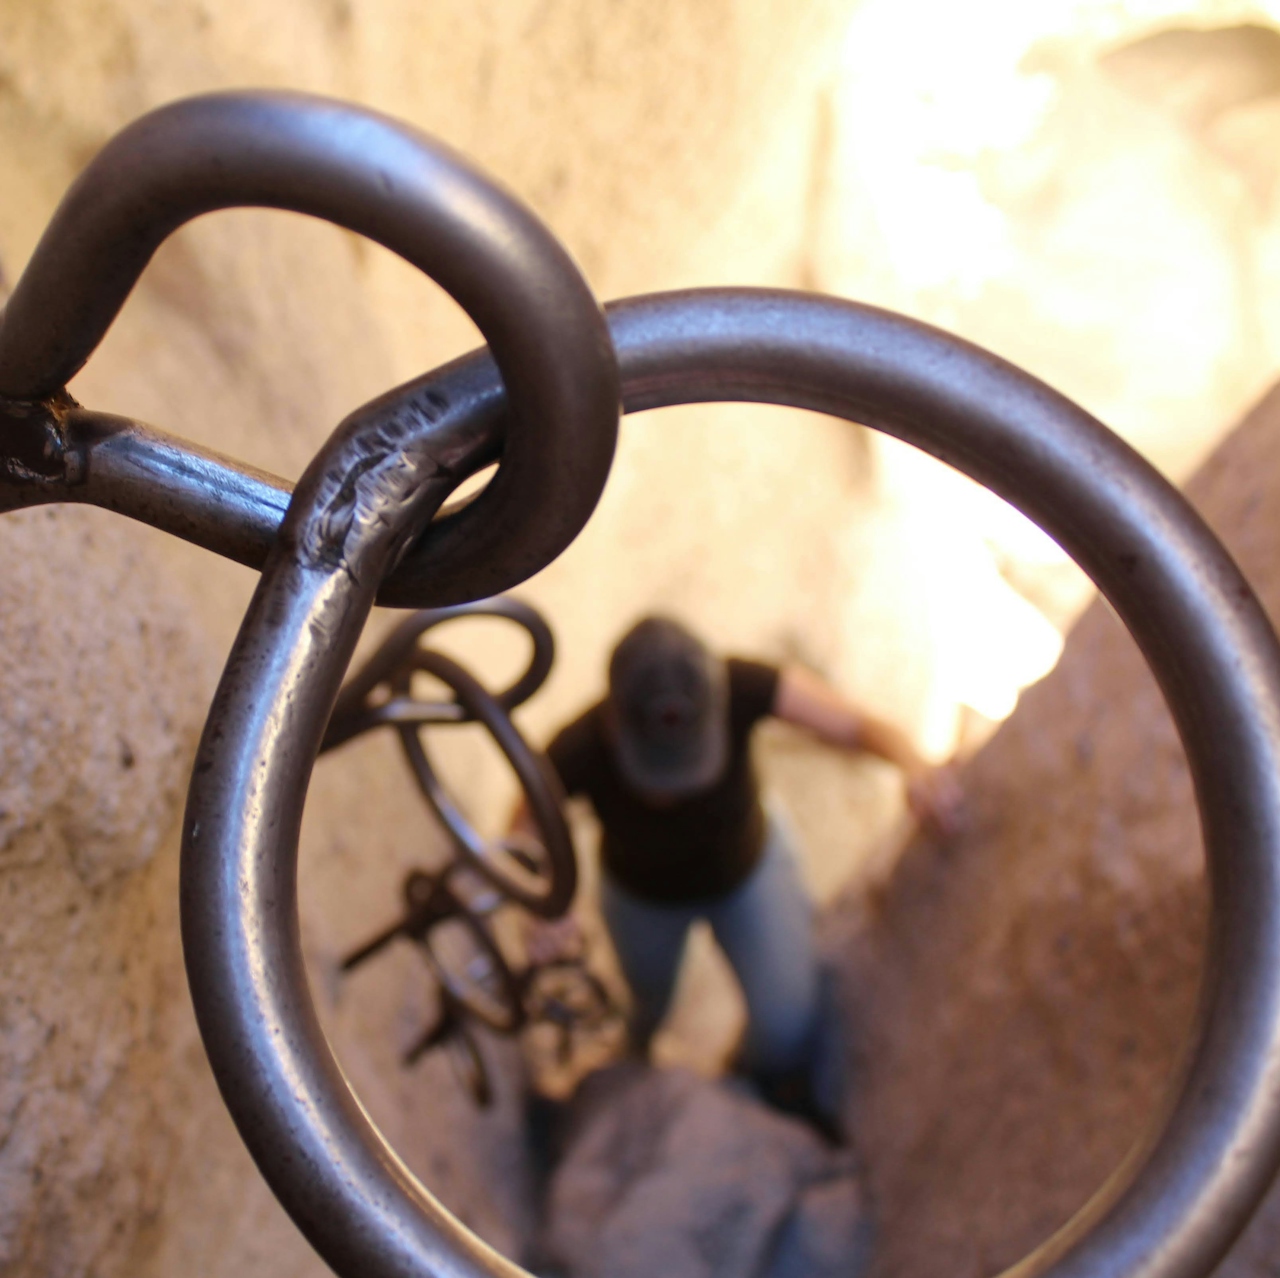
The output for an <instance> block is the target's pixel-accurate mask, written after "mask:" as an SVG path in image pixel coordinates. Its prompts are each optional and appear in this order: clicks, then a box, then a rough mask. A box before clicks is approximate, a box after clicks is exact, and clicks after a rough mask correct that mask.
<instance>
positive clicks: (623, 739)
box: [608, 617, 729, 799]
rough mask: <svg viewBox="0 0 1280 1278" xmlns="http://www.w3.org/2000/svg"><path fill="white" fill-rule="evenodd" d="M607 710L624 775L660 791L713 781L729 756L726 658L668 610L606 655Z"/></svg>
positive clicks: (677, 793)
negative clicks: (720, 657) (607, 662)
mask: <svg viewBox="0 0 1280 1278" xmlns="http://www.w3.org/2000/svg"><path fill="white" fill-rule="evenodd" d="M608 707H609V717H610V720H611V723H612V726H613V734H614V744H615V747H616V749H617V757H618V765H619V767H620V769H621V771H622V775H623V777H624V778H625V779H626V781H627V783H628V784H629V785H631V786H633V787H634V788H635V789H637V790H639V791H641V792H643V793H646V794H651V795H653V796H655V797H657V798H662V799H676V798H680V797H682V796H683V795H687V794H692V793H694V792H696V791H698V790H701V789H704V788H705V787H706V786H708V785H710V784H712V782H714V781H715V780H716V779H717V778H718V777H719V776H720V774H721V773H722V772H723V771H724V768H725V763H726V761H727V759H728V757H729V715H728V688H727V677H726V674H725V668H724V662H722V661H721V660H720V659H719V658H718V657H715V656H713V655H712V654H711V653H710V652H708V651H707V648H706V646H705V645H704V644H703V643H702V641H701V640H700V639H698V638H697V636H695V635H693V634H690V632H689V631H688V630H686V629H685V628H684V627H683V626H682V625H680V624H679V622H676V621H672V620H671V619H670V618H668V617H645V618H644V620H643V621H640V622H638V623H637V624H636V625H634V626H633V627H632V628H631V629H630V630H628V631H627V633H626V634H625V635H623V637H622V638H621V639H620V640H619V641H618V645H617V647H615V648H614V650H613V656H612V658H611V659H610V661H609V697H608Z"/></svg>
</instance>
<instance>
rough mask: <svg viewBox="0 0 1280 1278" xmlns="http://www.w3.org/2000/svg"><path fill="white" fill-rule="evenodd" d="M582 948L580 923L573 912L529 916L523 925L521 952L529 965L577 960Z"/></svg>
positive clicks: (584, 946) (583, 940) (583, 942)
mask: <svg viewBox="0 0 1280 1278" xmlns="http://www.w3.org/2000/svg"><path fill="white" fill-rule="evenodd" d="M585 948H586V941H585V939H584V937H583V935H582V925H581V924H580V923H579V922H578V920H577V919H576V918H575V917H574V916H573V915H572V914H563V915H561V916H560V918H558V919H536V918H535V919H530V920H529V921H528V923H527V924H526V927H525V934H524V952H525V957H526V959H527V960H528V962H529V966H530V967H541V966H542V965H543V964H544V963H562V962H571V961H574V960H577V959H580V958H581V957H582V954H583V951H584V950H585Z"/></svg>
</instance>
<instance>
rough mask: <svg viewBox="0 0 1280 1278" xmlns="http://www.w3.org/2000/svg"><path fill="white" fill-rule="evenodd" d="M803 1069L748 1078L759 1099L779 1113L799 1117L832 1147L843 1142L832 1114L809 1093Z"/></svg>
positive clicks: (805, 1073)
mask: <svg viewBox="0 0 1280 1278" xmlns="http://www.w3.org/2000/svg"><path fill="white" fill-rule="evenodd" d="M809 1075H810V1071H809V1069H807V1068H801V1069H792V1070H787V1071H785V1072H784V1073H780V1074H753V1075H752V1079H751V1081H752V1082H753V1083H754V1084H755V1086H756V1090H757V1091H758V1092H759V1093H760V1097H761V1099H762V1100H763V1101H764V1102H765V1103H766V1104H767V1105H771V1106H772V1107H773V1108H774V1109H776V1110H778V1111H779V1112H780V1113H783V1114H790V1115H791V1116H792V1117H793V1118H801V1119H803V1120H804V1121H805V1122H806V1123H808V1124H809V1126H810V1127H812V1128H813V1129H814V1131H816V1132H817V1133H818V1135H819V1136H821V1137H822V1139H823V1140H824V1141H826V1143H827V1144H828V1145H830V1146H832V1147H833V1148H839V1147H840V1146H842V1145H843V1144H844V1133H843V1132H842V1131H841V1130H840V1125H839V1123H838V1121H837V1120H836V1117H835V1115H834V1114H830V1113H827V1112H826V1111H825V1110H824V1109H823V1108H822V1106H821V1105H819V1104H818V1102H817V1099H816V1098H815V1097H814V1094H813V1085H812V1082H811V1080H810V1077H809Z"/></svg>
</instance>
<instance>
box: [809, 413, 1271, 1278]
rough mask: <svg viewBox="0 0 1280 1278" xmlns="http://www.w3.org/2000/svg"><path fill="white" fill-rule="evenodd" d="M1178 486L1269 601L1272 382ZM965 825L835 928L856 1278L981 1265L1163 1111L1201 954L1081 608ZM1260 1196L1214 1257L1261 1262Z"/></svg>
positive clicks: (1197, 858)
mask: <svg viewBox="0 0 1280 1278" xmlns="http://www.w3.org/2000/svg"><path fill="white" fill-rule="evenodd" d="M1190 496H1191V498H1192V500H1193V501H1194V502H1195V504H1196V505H1197V507H1198V508H1199V509H1200V510H1201V512H1202V513H1203V514H1204V515H1205V516H1206V518H1207V519H1208V520H1209V522H1210V523H1211V524H1212V525H1213V526H1214V528H1215V529H1216V531H1217V532H1218V533H1219V535H1220V536H1221V537H1222V538H1223V540H1224V541H1225V543H1226V544H1227V546H1228V547H1229V548H1230V550H1231V551H1232V552H1233V554H1234V555H1235V556H1236V558H1237V560H1238V562H1239V563H1240V564H1241V566H1242V567H1243V569H1244V571H1245V573H1246V575H1247V576H1248V577H1249V578H1250V580H1251V581H1252V583H1253V585H1254V587H1255V589H1256V590H1257V591H1258V593H1259V594H1260V596H1261V598H1262V600H1263V602H1264V604H1265V606H1266V607H1267V609H1268V611H1269V613H1270V615H1271V617H1272V620H1273V621H1275V620H1277V619H1280V556H1277V554H1276V546H1277V544H1280V391H1273V392H1272V393H1271V394H1270V395H1269V396H1268V397H1267V398H1266V399H1265V400H1263V401H1262V403H1261V404H1259V405H1258V407H1257V408H1256V409H1255V411H1254V412H1253V413H1252V414H1250V416H1249V417H1248V419H1247V420H1246V421H1245V422H1244V424H1243V425H1242V426H1241V427H1240V429H1239V430H1238V432H1237V433H1236V434H1234V435H1233V436H1232V437H1231V438H1230V439H1229V441H1228V442H1227V443H1226V444H1225V445H1224V446H1222V447H1221V448H1220V450H1219V451H1218V452H1217V453H1216V454H1215V455H1214V456H1213V458H1212V459H1211V460H1210V462H1209V463H1208V464H1207V465H1206V466H1205V468H1204V469H1203V471H1202V472H1201V473H1200V474H1199V475H1198V476H1197V477H1196V479H1195V481H1194V482H1193V483H1192V484H1191V486H1190ZM967 785H968V788H969V792H970V794H971V796H972V802H973V807H974V820H973V827H972V829H971V830H970V831H969V833H968V834H967V836H966V837H965V838H964V839H963V841H961V842H960V843H959V844H957V845H956V846H953V847H949V848H947V849H945V850H944V849H942V848H939V847H936V846H934V845H932V844H931V843H929V842H925V841H921V842H918V843H916V844H915V845H914V846H913V847H911V848H910V849H909V850H908V852H907V853H906V855H905V856H904V858H903V859H902V861H901V862H900V863H899V865H898V867H897V869H896V871H895V872H894V873H893V875H892V877H891V878H890V880H889V881H888V882H887V884H885V886H884V888H883V890H882V891H881V892H880V893H879V894H878V896H877V897H875V898H873V899H872V900H871V901H869V902H868V901H860V902H853V901H849V902H846V903H845V905H844V907H843V909H842V911H839V912H838V913H837V916H836V917H834V918H833V919H832V920H831V923H832V936H831V938H830V939H831V941H832V944H833V948H834V949H836V950H839V951H840V952H841V955H842V964H843V972H844V982H845V994H846V997H847V1003H848V1008H849V1011H850V1015H851V1016H852V1018H853V1022H854V1030H853V1034H854V1036H855V1037H856V1039H857V1041H858V1045H859V1050H858V1060H857V1064H856V1080H857V1081H856V1084H855V1088H854V1095H853V1100H852V1108H851V1118H852V1126H853V1128H854V1130H855V1131H856V1133H857V1135H856V1140H857V1144H858V1148H859V1150H860V1152H861V1153H862V1155H863V1157H864V1159H865V1163H866V1167H867V1171H868V1178H869V1190H870V1193H871V1197H872V1200H873V1202H874V1205H875V1211H876V1217H877V1224H878V1246H877V1250H876V1256H875V1261H874V1265H873V1268H872V1271H871V1272H872V1273H873V1274H874V1275H875V1276H876V1278H890V1276H892V1278H908V1276H909V1278H928V1276H930V1275H934V1274H942V1273H946V1274H948V1275H949V1276H952V1278H966V1276H968V1278H978V1275H982V1274H989V1273H993V1272H995V1271H997V1270H999V1269H1001V1268H1003V1267H1004V1266H1006V1265H1008V1264H1010V1263H1012V1262H1013V1261H1015V1260H1017V1259H1018V1258H1019V1257H1020V1256H1021V1255H1023V1254H1024V1253H1026V1252H1027V1251H1029V1250H1030V1249H1031V1248H1032V1247H1033V1246H1034V1245H1035V1244H1037V1243H1039V1242H1040V1241H1042V1240H1043V1239H1044V1238H1045V1237H1046V1236H1047V1235H1048V1234H1049V1233H1050V1232H1051V1231H1052V1230H1053V1229H1055V1228H1056V1227H1057V1226H1058V1225H1060V1224H1061V1223H1063V1221H1064V1220H1065V1219H1066V1218H1067V1217H1068V1216H1070V1215H1071V1214H1072V1213H1073V1212H1074V1211H1075V1210H1076V1209H1077V1208H1079V1207H1080V1206H1081V1205H1082V1204H1083V1203H1084V1201H1085V1199H1086V1198H1087V1197H1088V1196H1089V1195H1090V1194H1091V1193H1092V1192H1093V1191H1094V1190H1095V1189H1096V1188H1097V1187H1098V1186H1099V1185H1101V1183H1102V1181H1103V1180H1104V1179H1105V1178H1106V1176H1107V1175H1108V1174H1109V1173H1110V1172H1111V1171H1112V1170H1113V1169H1114V1168H1115V1166H1116V1165H1117V1164H1118V1162H1119V1161H1120V1159H1121V1157H1122V1156H1123V1154H1124V1153H1125V1151H1126V1149H1127V1148H1128V1146H1129V1144H1130V1143H1131V1142H1132V1140H1133V1139H1134V1138H1135V1136H1136V1135H1137V1134H1138V1132H1139V1130H1140V1129H1141V1127H1142V1125H1143V1124H1144V1122H1145V1121H1146V1120H1147V1118H1148V1117H1149V1116H1150V1114H1151V1113H1152V1111H1153V1108H1154V1107H1155V1106H1156V1105H1157V1104H1158V1103H1159V1100H1160V1097H1161V1095H1162V1093H1163V1090H1164V1087H1165V1083H1166V1080H1167V1079H1168V1077H1169V1075H1170V1070H1171V1068H1172V1066H1173V1062H1174V1057H1175V1054H1176V1052H1177V1050H1178V1047H1179V1045H1180V1043H1181V1042H1182V1040H1183V1038H1184V1036H1185V1034H1186V1033H1187V1030H1188V1026H1189V1023H1190V1018H1191V1014H1192V1010H1193V1004H1194V1000H1195V996H1196V987H1197V981H1198V977H1199V971H1200V956H1201V945H1202V934H1203V926H1204V912H1205V898H1204V885H1203V859H1202V851H1201V841H1200V834H1199V826H1198V821H1197V817H1196V812H1195V809H1194V805H1193V800H1192V793H1191V787H1190V782H1189V778H1188V775H1187V770H1186V766H1185V763H1184V759H1183V755H1182V751H1181V748H1180V746H1179V744H1178V741H1177V738H1176V736H1175V733H1174V729H1173V726H1172V722H1171V720H1170V718H1169V716H1168V714H1167V712H1166V710H1165V708H1164V705H1163V702H1162V700H1161V698H1160V694H1159V692H1158V691H1157V689H1156V687H1155V683H1154V680H1153V679H1152V678H1151V676H1150V675H1149V673H1148V672H1147V670H1146V668H1145V666H1144V664H1143V662H1142V660H1141V658H1140V657H1139V655H1138V653H1137V650H1136V648H1135V646H1134V645H1133V643H1132V641H1131V640H1130V639H1129V638H1128V636H1127V635H1126V634H1125V632H1124V631H1123V630H1122V629H1121V627H1120V625H1119V623H1118V622H1117V621H1116V620H1115V619H1114V617H1113V615H1112V614H1111V613H1110V612H1109V611H1108V610H1107V608H1106V607H1105V606H1104V605H1102V604H1101V603H1099V604H1095V605H1094V606H1093V607H1092V608H1091V609H1090V611H1089V612H1088V613H1087V614H1086V615H1085V617H1084V618H1083V620H1082V621H1081V622H1080V624H1079V625H1078V626H1077V627H1076V629H1075V630H1074V632H1073V633H1072V634H1071V636H1070V638H1069V640H1068V642H1067V647H1066V652H1065V654H1064V656H1063V659H1062V661H1061V663H1060V665H1059V666H1058V668H1057V669H1056V670H1055V671H1054V672H1053V674H1052V675H1050V676H1049V677H1048V678H1047V679H1045V680H1044V682H1043V683H1042V684H1040V685H1039V686H1037V687H1036V688H1034V689H1032V690H1031V691H1030V692H1029V693H1028V694H1026V695H1025V697H1024V698H1023V701H1022V703H1021V704H1020V705H1019V707H1018V710H1017V712H1016V713H1015V714H1014V716H1013V717H1012V718H1011V719H1010V720H1009V722H1008V723H1007V724H1006V725H1005V726H1004V727H1003V728H1002V729H1001V731H1000V732H999V733H998V735H997V736H996V737H995V738H994V740H993V741H992V742H991V743H990V745H989V746H988V747H987V748H986V749H985V750H984V751H983V752H982V753H981V754H980V755H979V756H978V757H977V758H976V759H975V760H974V762H973V764H972V766H971V767H970V768H969V770H968V774H967ZM1278 1233H1280V1194H1274V1193H1273V1194H1272V1196H1271V1198H1270V1199H1269V1200H1268V1201H1267V1203H1266V1204H1265V1205H1264V1207H1263V1208H1262V1210H1261V1212H1260V1213H1259V1215H1258V1216H1257V1217H1256V1218H1255V1220H1254V1222H1253V1224H1252V1225H1251V1227H1250V1228H1249V1229H1248V1231H1247V1232H1246V1233H1245V1235H1244V1237H1243V1238H1242V1240H1241V1241H1240V1242H1239V1243H1238V1245H1237V1246H1236V1248H1235V1250H1234V1252H1233V1253H1232V1255H1231V1257H1230V1258H1229V1260H1228V1261H1227V1262H1226V1264H1225V1266H1224V1267H1223V1268H1222V1269H1221V1270H1220V1271H1219V1272H1220V1273H1224V1274H1228V1275H1232V1276H1233V1278H1234V1276H1235V1275H1244V1274H1252V1273H1257V1272H1262V1271H1263V1270H1262V1269H1259V1267H1258V1266H1259V1265H1260V1264H1261V1263H1262V1260H1261V1258H1262V1257H1264V1256H1266V1255H1267V1254H1268V1251H1271V1254H1274V1250H1273V1249H1274V1244H1275V1242H1276V1239H1277V1234H1278Z"/></svg>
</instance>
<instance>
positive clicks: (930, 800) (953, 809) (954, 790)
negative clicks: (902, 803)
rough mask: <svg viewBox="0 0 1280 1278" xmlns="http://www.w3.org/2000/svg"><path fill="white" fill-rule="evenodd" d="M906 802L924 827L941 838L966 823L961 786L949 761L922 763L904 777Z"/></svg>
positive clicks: (962, 827) (959, 828)
mask: <svg viewBox="0 0 1280 1278" xmlns="http://www.w3.org/2000/svg"><path fill="white" fill-rule="evenodd" d="M907 806H908V807H909V808H910V809H911V812H912V814H913V815H914V816H915V818H916V820H917V821H919V822H920V824H921V825H923V826H924V827H925V829H927V830H930V831H932V832H933V833H934V834H937V835H940V836H941V837H942V838H944V839H950V838H954V837H955V836H956V835H957V834H959V833H960V832H961V831H962V830H963V829H964V826H965V818H966V812H965V799H964V789H963V788H962V787H961V785H960V780H959V777H958V776H957V775H956V770H955V768H954V767H952V766H950V765H945V766H943V767H940V768H930V767H924V768H920V769H919V770H918V771H916V772H913V773H911V775H909V776H908V777H907Z"/></svg>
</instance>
